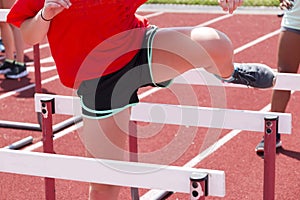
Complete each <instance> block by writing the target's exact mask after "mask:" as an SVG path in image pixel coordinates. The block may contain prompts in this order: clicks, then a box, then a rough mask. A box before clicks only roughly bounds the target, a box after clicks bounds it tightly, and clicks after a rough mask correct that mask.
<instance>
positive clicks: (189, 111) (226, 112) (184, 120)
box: [35, 94, 292, 199]
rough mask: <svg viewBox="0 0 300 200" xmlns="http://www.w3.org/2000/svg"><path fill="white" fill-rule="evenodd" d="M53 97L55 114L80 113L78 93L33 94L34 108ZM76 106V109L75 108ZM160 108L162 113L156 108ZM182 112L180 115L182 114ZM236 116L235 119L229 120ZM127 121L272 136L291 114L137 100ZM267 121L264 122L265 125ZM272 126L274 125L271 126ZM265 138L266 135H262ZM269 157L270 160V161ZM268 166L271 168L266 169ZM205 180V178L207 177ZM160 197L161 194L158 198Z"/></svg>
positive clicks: (287, 127) (267, 180) (269, 183)
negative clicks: (233, 130) (271, 122)
mask: <svg viewBox="0 0 300 200" xmlns="http://www.w3.org/2000/svg"><path fill="white" fill-rule="evenodd" d="M45 98H46V99H47V98H48V99H49V98H50V99H55V100H54V102H55V105H54V106H53V109H54V110H55V113H57V114H65V115H74V116H76V115H80V114H81V109H80V106H79V105H80V99H79V98H78V97H70V96H57V95H48V94H36V95H35V102H36V103H35V105H36V107H35V109H36V111H37V112H40V111H41V109H42V108H41V106H40V104H39V103H38V102H40V101H41V100H43V99H45ZM77 108H78V109H77ZM162 110H163V112H164V113H163V114H164V115H163V116H164V117H163V118H162V117H161V116H162V113H161V112H160V111H162ZM195 115H196V116H205V118H200V119H199V118H195V117H194V116H195ZM183 116H184V117H183ZM215 116H218V117H220V116H221V117H222V119H223V120H217V121H214V119H215ZM274 117H276V119H277V124H278V125H277V126H272V127H271V128H270V127H269V125H268V124H270V122H269V121H270V119H273V118H274ZM234 119H236V120H237V119H238V121H239V123H233V122H232V121H236V120H234ZM131 121H135V122H137V121H143V122H153V123H164V124H176V125H184V126H198V127H208V128H220V129H236V130H246V131H255V132H265V133H268V135H270V132H271V133H273V134H272V138H273V139H274V138H275V137H273V136H274V135H275V132H276V131H277V132H278V131H279V132H280V133H285V134H290V133H291V128H292V127H291V114H290V113H273V112H258V111H247V110H234V109H221V108H206V107H196V106H182V105H168V104H156V103H143V102H140V103H139V104H137V105H136V106H134V107H132V113H131ZM267 125H268V126H267ZM275 127H276V128H275ZM274 128H275V129H274ZM270 130H271V131H270ZM266 139H267V140H268V137H266ZM267 145H268V146H271V145H273V147H274V148H272V146H271V147H270V148H269V147H268V149H274V150H275V143H272V144H270V145H269V143H268V142H266V146H267ZM269 155H271V156H272V155H275V152H274V154H272V152H271V153H267V151H266V155H265V161H266V162H265V164H264V166H265V171H266V172H267V171H271V173H269V174H267V173H266V174H265V173H264V174H265V176H264V185H266V187H265V188H264V196H265V193H266V194H267V195H268V196H269V197H270V195H272V194H274V189H273V186H275V185H274V184H275V180H274V176H273V174H272V173H275V167H274V165H275V162H274V160H275V157H273V158H272V157H271V159H269ZM270 161H271V162H270ZM270 169H271V170H270ZM208 182H209V181H208ZM208 188H209V187H208ZM165 191H170V192H165V193H164V195H169V194H170V193H172V192H174V191H175V190H165ZM159 199H163V198H159Z"/></svg>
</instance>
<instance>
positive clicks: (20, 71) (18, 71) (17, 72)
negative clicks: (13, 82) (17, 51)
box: [5, 63, 28, 79]
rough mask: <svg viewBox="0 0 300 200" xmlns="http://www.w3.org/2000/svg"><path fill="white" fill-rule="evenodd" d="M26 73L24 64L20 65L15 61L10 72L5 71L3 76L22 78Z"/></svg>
mask: <svg viewBox="0 0 300 200" xmlns="http://www.w3.org/2000/svg"><path fill="white" fill-rule="evenodd" d="M27 75H28V71H27V69H26V64H25V63H24V65H20V64H17V63H14V65H13V68H11V71H10V72H7V73H6V74H5V78H7V79H19V78H23V77H25V76H27Z"/></svg>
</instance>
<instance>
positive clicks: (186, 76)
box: [173, 68, 300, 91]
mask: <svg viewBox="0 0 300 200" xmlns="http://www.w3.org/2000/svg"><path fill="white" fill-rule="evenodd" d="M275 75H276V82H275V85H274V86H273V87H272V88H271V89H273V90H292V91H300V74H293V73H275ZM173 82H174V83H176V84H190V85H204V86H219V87H220V86H221V87H240V88H247V86H245V85H238V84H231V83H224V82H222V81H221V80H219V79H218V78H216V76H215V75H213V74H211V73H209V72H207V71H206V70H204V69H203V68H198V69H192V70H189V71H187V72H185V73H183V74H182V75H180V76H178V77H176V78H175V79H174V81H173Z"/></svg>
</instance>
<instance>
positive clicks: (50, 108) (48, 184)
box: [41, 98, 55, 200]
mask: <svg viewBox="0 0 300 200" xmlns="http://www.w3.org/2000/svg"><path fill="white" fill-rule="evenodd" d="M41 108H42V109H41V113H42V132H43V148H44V153H54V149H53V130H52V114H53V113H55V110H54V98H48V99H42V100H41ZM45 191H46V200H55V179H54V178H47V177H45Z"/></svg>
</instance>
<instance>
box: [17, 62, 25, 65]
mask: <svg viewBox="0 0 300 200" xmlns="http://www.w3.org/2000/svg"><path fill="white" fill-rule="evenodd" d="M16 64H17V65H21V66H25V63H23V62H17V61H16Z"/></svg>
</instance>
